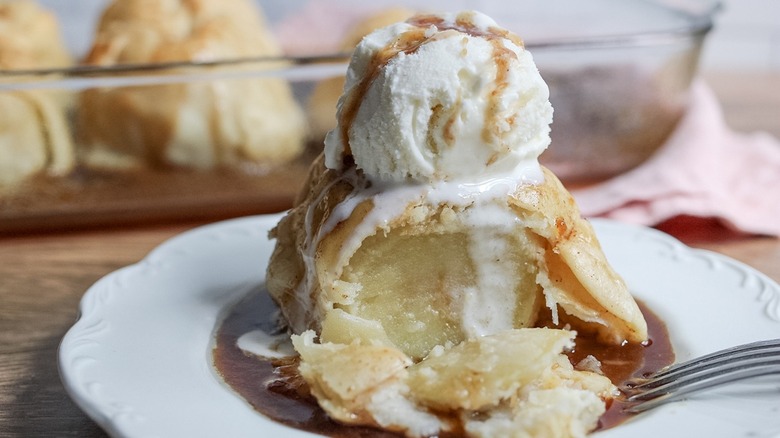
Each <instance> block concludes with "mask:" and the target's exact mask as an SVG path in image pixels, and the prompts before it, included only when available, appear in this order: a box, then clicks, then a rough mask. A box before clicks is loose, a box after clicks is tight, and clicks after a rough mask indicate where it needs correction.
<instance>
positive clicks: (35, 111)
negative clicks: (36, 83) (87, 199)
mask: <svg viewBox="0 0 780 438" xmlns="http://www.w3.org/2000/svg"><path fill="white" fill-rule="evenodd" d="M70 64H71V57H70V54H69V53H68V51H67V49H66V48H65V45H64V44H63V41H62V38H61V36H60V30H59V25H58V23H57V19H56V17H55V16H54V14H52V13H51V12H49V11H48V10H46V9H44V8H42V7H40V6H39V5H38V4H37V3H35V2H34V1H29V0H14V1H4V2H0V70H37V69H53V68H61V67H67V66H69V65H70ZM67 103H68V102H67V96H66V94H65V93H64V92H60V91H40V90H33V91H6V92H1V93H0V190H5V189H8V188H10V187H14V186H15V185H16V184H18V183H20V182H22V181H24V180H26V179H27V178H29V177H31V176H33V175H36V174H39V173H46V174H50V175H62V174H65V173H67V172H69V171H70V170H71V169H72V168H73V166H74V165H75V156H74V155H75V154H74V149H73V143H72V141H71V137H70V131H69V129H68V123H67V121H66V118H65V106H66V105H67Z"/></svg>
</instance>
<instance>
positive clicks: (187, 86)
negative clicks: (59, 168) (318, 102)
mask: <svg viewBox="0 0 780 438" xmlns="http://www.w3.org/2000/svg"><path fill="white" fill-rule="evenodd" d="M279 55H281V51H280V48H279V46H278V44H277V43H276V42H275V41H274V39H273V36H272V35H271V33H270V32H269V31H268V29H267V26H266V23H265V20H264V18H263V16H262V14H261V11H259V10H257V9H256V7H255V5H254V3H253V2H251V1H249V0H171V1H150V0H115V1H114V2H113V3H111V5H109V7H108V8H107V9H106V10H105V11H104V13H103V16H102V17H101V20H100V22H99V25H98V28H97V33H96V36H95V40H94V44H93V46H92V49H91V50H90V52H89V53H88V55H87V56H86V58H85V60H84V63H85V64H88V65H96V66H110V65H123V64H149V63H170V62H180V61H182V62H186V61H193V62H208V61H219V60H230V59H239V58H250V57H275V56H279ZM249 68H261V67H256V66H253V67H231V69H230V72H232V73H234V72H236V71H238V70H239V69H249ZM172 70H175V69H172ZM78 123H79V133H80V140H81V141H82V142H83V143H84V150H83V158H84V161H85V162H86V163H87V164H88V165H90V166H93V167H108V168H132V167H137V166H153V167H154V166H156V167H165V166H174V167H188V168H199V169H210V168H214V167H218V166H239V165H241V166H244V165H249V166H254V165H257V166H264V165H273V164H278V163H284V162H287V161H290V160H292V159H294V158H295V157H296V156H298V155H299V153H300V152H301V151H302V148H303V140H304V137H305V134H306V132H305V131H306V129H305V120H304V115H303V112H302V111H301V110H300V108H299V107H298V106H297V103H296V102H295V100H294V98H293V95H292V92H291V89H290V86H289V84H288V83H287V82H285V81H284V80H282V79H274V78H263V79H257V78H250V79H230V80H228V79H225V80H213V81H208V82H205V81H204V82H197V81H193V82H189V83H177V84H171V85H152V86H131V87H122V88H96V89H90V90H86V91H85V92H84V93H83V94H82V95H81V101H80V105H79V114H78Z"/></svg>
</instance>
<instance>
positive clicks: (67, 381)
mask: <svg viewBox="0 0 780 438" xmlns="http://www.w3.org/2000/svg"><path fill="white" fill-rule="evenodd" d="M282 215H283V213H279V214H272V215H260V216H249V217H241V218H236V219H231V220H227V221H222V222H217V223H213V224H208V225H204V226H201V227H198V228H194V229H192V230H188V231H185V232H183V233H181V234H179V235H177V236H174V237H172V238H170V239H168V240H166V241H164V242H163V243H161V244H160V245H158V246H157V247H156V248H154V249H153V250H152V251H150V252H149V254H148V255H147V256H146V257H144V258H143V259H142V260H141V261H139V262H137V263H135V264H132V265H129V266H126V267H124V268H121V269H118V270H116V271H114V272H112V273H110V274H108V275H106V276H104V277H103V278H101V279H100V280H98V281H97V282H96V283H95V284H93V285H92V286H91V287H90V288H89V289H88V290H87V291H86V292H85V294H84V296H83V298H82V299H81V302H80V304H79V318H78V320H77V321H76V323H75V324H74V325H73V326H72V327H71V328H70V330H68V332H67V333H66V335H65V336H64V337H63V340H62V342H61V344H60V347H59V351H58V359H59V360H58V362H59V364H58V365H59V370H60V376H61V379H62V382H63V385H64V386H65V388H66V390H67V392H68V394H69V395H70V397H71V398H72V399H73V400H74V401H75V402H76V404H77V405H78V406H79V407H80V408H81V409H82V410H83V411H84V412H85V413H86V414H87V415H88V416H89V417H90V418H92V419H93V420H94V421H95V422H97V423H98V424H99V425H100V426H101V427H102V428H104V430H106V431H107V432H108V433H109V434H111V435H112V436H126V437H136V436H146V435H140V434H138V433H136V432H134V431H133V428H132V426H128V425H127V424H125V423H123V424H120V422H119V421H118V420H117V418H115V416H112V415H111V414H109V413H108V408H107V406H106V405H104V404H102V403H101V401H100V400H97V399H96V398H95V397H94V396H92V395H90V394H87V393H86V391H85V389H84V388H83V386H84V385H85V382H82V381H79V376H77V375H76V374H77V373H76V372H75V371H74V369H73V366H72V364H71V363H69V361H68V360H69V359H71V358H70V356H69V355H71V354H73V349H74V346H73V344H74V343H78V342H79V341H83V340H84V339H83V338H84V337H85V336H86V333H87V331H88V330H89V329H90V327H84V325H85V324H86V323H87V321H89V320H90V319H92V318H93V317H94V315H96V313H92V312H98V313H99V312H100V311H101V310H103V311H105V309H101V308H100V304H99V303H98V301H99V299H100V296H101V294H110V293H111V292H110V289H107V288H108V287H109V285H110V284H111V282H112V281H115V280H116V279H117V278H120V277H121V276H132V275H138V274H139V272H143V270H144V269H145V267H146V266H147V265H148V264H153V263H155V262H156V261H160V260H163V261H164V260H166V258H167V257H168V256H169V254H170V253H173V252H175V251H179V250H183V249H186V248H187V247H189V246H193V242H196V241H198V240H199V239H210V238H213V237H214V236H216V235H218V234H219V233H229V232H231V230H233V231H246V230H249V229H252V230H254V236H253V235H250V236H248V237H252V238H257V237H258V235H260V234H264V233H262V232H265V233H267V231H268V230H270V228H271V227H273V226H274V225H275V224H276V222H277V221H278V219H279V218H280V217H282ZM591 223H592V224H593V225H594V227H595V228H596V231H597V235H598V236H599V240H600V241H601V243H602V246H603V247H604V249H605V252H606V253H607V256H608V258H610V262H611V263H612V264H613V266H615V267H616V269H617V270H618V272H620V273H621V274H622V275H624V277H626V274H625V273H624V272H622V270H621V269H620V265H621V264H623V263H625V262H626V260H621V258H614V257H613V256H614V254H612V255H611V253H613V252H615V251H616V248H615V246H616V245H617V246H621V245H623V243H617V242H616V240H620V238H622V237H624V236H633V238H634V239H638V240H642V239H645V242H644V244H645V245H647V246H652V245H659V246H662V245H665V246H666V247H668V249H669V251H670V253H671V255H666V256H665V257H682V258H688V261H689V262H693V263H698V262H700V261H701V260H704V262H706V263H719V264H722V265H723V266H724V267H725V268H724V269H726V268H728V269H731V270H733V271H734V272H736V273H738V274H741V275H743V276H744V277H745V278H748V279H755V280H756V281H758V282H759V283H760V285H762V287H763V288H764V289H763V290H762V292H761V293H762V294H764V293H765V292H766V290H768V291H769V292H768V293H769V298H768V299H769V300H770V301H771V300H778V299H780V298H778V297H780V285H778V284H777V283H775V282H774V281H773V280H771V279H770V278H769V277H767V276H766V275H764V274H762V273H760V272H759V271H757V270H755V269H753V268H752V267H750V266H748V265H746V264H744V263H742V262H739V261H737V260H734V259H731V258H729V257H727V256H724V255H721V254H718V253H715V252H712V251H707V250H702V249H694V248H690V247H688V246H686V245H685V244H683V243H682V242H680V241H679V240H677V239H675V238H674V237H672V236H669V235H668V234H665V233H663V232H661V231H658V230H655V229H651V228H646V227H642V226H638V225H631V224H626V223H621V222H617V221H612V220H607V219H591ZM250 234H251V233H250ZM244 237H247V236H244ZM648 242H655V243H654V244H651V243H648ZM640 243H641V242H640ZM231 244H235V242H229V244H228V245H227V247H230V245H231ZM243 244H244V243H241V245H243ZM246 244H250V243H249V242H246ZM254 244H257V245H259V246H260V247H262V248H264V251H266V252H268V251H269V245H271V244H270V242H269V241H267V240H265V241H264V240H259V239H258V240H257V241H256V242H254ZM225 249H230V248H225ZM645 249H646V248H645ZM656 249H657V248H656ZM244 250H246V249H244ZM622 251H623V252H625V251H626V249H625V248H623V249H622ZM644 256H647V254H645V255H644ZM185 257H186V254H185ZM190 257H191V256H190ZM653 257H656V258H659V256H658V255H655V256H653ZM651 259H652V258H651ZM656 262H657V260H656ZM712 269H714V268H712ZM258 270H260V268H258ZM259 275H260V277H258V278H260V281H261V282H262V280H263V278H264V275H262V274H259ZM630 280H632V279H631V278H630V277H629V278H627V281H628V282H629V286H632V285H631V281H630ZM632 291H633V292H635V293H636V291H634V290H633V287H632ZM236 294H238V292H236ZM637 295H639V296H640V298H642V299H645V301H649V300H647V297H644V296H642V294H641V293H637ZM753 298H755V297H753ZM228 301H230V300H228ZM228 301H225V303H227V302H228ZM234 301H235V297H234V298H233V300H232V301H230V302H234ZM754 301H760V297H759V299H757V300H754ZM753 305H754V306H761V307H763V306H768V304H766V303H753ZM224 307H225V306H224V305H223V307H221V308H220V312H221V311H223V310H224ZM653 309H654V310H656V309H655V307H653ZM662 316H663V315H662ZM765 316H768V318H767V319H769V320H772V321H771V324H774V325H772V327H773V328H774V329H775V330H776V332H774V336H775V337H776V336H777V333H778V332H780V321H778V320H774V319H773V318H772V317H771V316H772V315H765ZM216 317H218V315H217V316H215V318H216ZM778 318H780V317H778ZM753 322H754V323H755V321H753ZM209 329H210V330H213V327H210V328H209ZM672 338H673V343H674V345H675V349H676V350H677V353H678V357H680V356H681V354H680V353H681V352H683V354H682V356H683V357H680V358H681V359H685V357H684V356H685V355H686V354H688V355H690V354H692V353H691V352H690V351H686V350H688V349H690V348H691V346H690V345H689V344H688V345H686V343H685V342H684V340H681V339H676V337H675V335H674V333H673V334H672ZM87 341H88V339H87ZM82 344H83V343H82ZM727 345H728V344H727ZM80 346H83V345H80ZM119 347H120V348H121V346H119ZM699 353H700V352H699ZM204 362H208V360H207V358H204ZM214 378H215V379H216V377H214ZM80 386H81V387H80ZM222 390H223V391H225V392H228V393H230V390H229V389H228V388H227V387H223V388H222ZM230 395H231V396H234V394H232V393H230ZM238 402H239V403H238V405H237V406H243V407H242V408H239V409H248V410H251V408H249V407H248V406H246V405H245V404H242V403H243V401H240V400H238ZM703 403H705V404H706V403H708V402H707V401H706V399H705V401H704V402H703ZM690 405H691V404H690V403H688V402H685V401H683V402H680V403H677V404H674V405H669V406H667V407H664V408H662V409H660V410H658V411H656V412H651V413H650V414H648V415H645V416H642V417H639V418H637V419H636V420H633V421H630V422H628V423H627V424H626V425H622V426H620V427H617V428H615V429H611V430H607V431H602V432H598V433H597V435H598V436H600V437H613V436H614V437H616V438H617V437H621V436H624V435H625V436H628V435H629V432H630V436H632V437H637V436H645V435H646V436H652V435H651V434H650V432H649V430H647V431H646V430H645V429H647V428H646V427H644V426H643V423H646V424H648V425H650V424H652V423H653V422H652V421H647V419H650V418H653V416H655V417H658V416H660V415H662V413H663V415H666V416H667V417H669V416H670V414H671V418H674V417H675V415H676V414H677V413H679V412H680V411H682V413H683V414H685V412H687V411H690V409H688V407H689V406H690ZM694 405H695V403H694ZM695 413H696V412H695ZM696 414H697V415H699V416H701V413H700V412H698V413H696ZM130 415H131V416H132V413H131V414H130ZM252 415H254V416H256V417H258V419H260V422H259V423H260V424H263V430H254V429H253V430H252V431H251V432H252V433H259V432H264V431H266V428H268V430H274V431H275V432H277V433H279V432H280V431H284V432H285V433H284V435H285V436H310V434H308V433H304V432H301V431H298V430H295V429H289V428H285V427H284V426H280V425H279V424H277V423H275V422H273V421H271V420H268V419H265V418H264V417H262V416H260V415H259V414H256V413H255V412H254V411H252ZM154 420H155V419H152V421H154ZM677 420H679V418H677ZM158 421H161V424H165V421H164V419H163V420H160V419H158ZM165 427H174V429H175V427H176V425H173V426H171V425H167V426H163V428H165ZM772 427H773V430H772V431H764V432H767V434H766V436H777V437H780V424H778V425H777V426H776V429H774V428H775V426H774V425H772ZM624 431H625V433H624ZM170 432H171V431H170V430H169V431H167V432H166V431H164V430H163V431H161V433H162V435H163V436H165V435H170V434H171V433H170ZM174 433H175V432H174ZM723 436H728V435H723Z"/></svg>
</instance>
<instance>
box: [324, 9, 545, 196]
mask: <svg viewBox="0 0 780 438" xmlns="http://www.w3.org/2000/svg"><path fill="white" fill-rule="evenodd" d="M337 117H338V126H337V128H336V129H334V130H333V131H332V132H331V133H330V134H329V135H328V136H327V138H326V141H325V155H326V165H327V166H328V167H329V168H332V169H339V168H341V166H342V165H343V163H344V161H345V158H346V157H347V156H349V155H351V156H352V158H353V159H354V162H355V163H356V165H357V167H358V168H359V169H362V171H363V173H364V174H365V175H366V176H367V177H368V178H369V179H371V180H374V181H384V182H399V183H400V182H417V183H426V182H432V181H456V180H457V181H464V180H465V181H468V180H476V179H483V178H486V177H491V176H496V175H502V174H507V173H510V172H512V171H514V170H515V169H517V168H519V167H528V164H527V163H528V161H536V159H537V157H538V156H539V154H541V153H542V152H543V151H544V150H545V149H546V148H547V146H548V145H549V143H550V135H549V134H550V127H549V125H550V123H551V122H552V106H551V105H550V102H549V90H548V88H547V85H546V84H545V82H544V81H543V80H542V78H541V76H540V75H539V72H538V70H537V68H536V65H535V64H534V62H533V59H532V57H531V54H530V53H529V52H528V51H526V50H525V49H524V48H523V46H522V42H521V41H520V39H519V38H517V37H516V36H514V35H512V34H511V33H509V32H508V31H506V30H504V29H502V28H500V27H499V26H498V25H497V24H496V23H495V22H494V21H493V20H492V19H491V18H489V17H487V16H485V15H483V14H480V13H478V12H465V13H459V14H457V15H455V14H444V15H439V16H430V17H422V18H420V17H418V18H416V19H415V20H412V21H410V22H405V23H398V24H395V25H392V26H389V27H386V28H383V29H380V30H377V31H375V32H374V33H372V34H370V35H368V36H367V37H366V38H364V39H363V41H362V42H361V43H360V44H359V45H358V46H357V48H356V50H355V52H354V55H353V57H352V62H351V64H350V66H349V70H348V73H347V81H346V84H345V87H344V95H343V96H342V98H341V99H340V101H339V107H338V116H337Z"/></svg>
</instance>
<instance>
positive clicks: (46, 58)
mask: <svg viewBox="0 0 780 438" xmlns="http://www.w3.org/2000/svg"><path fill="white" fill-rule="evenodd" d="M71 63H72V59H71V56H70V54H69V53H68V50H67V48H66V47H65V44H64V43H63V41H62V38H61V36H60V28H59V24H58V23H57V18H56V17H55V16H54V14H52V13H51V12H50V11H48V10H46V9H44V8H42V7H40V6H39V5H38V4H37V3H36V2H34V1H31V0H14V1H3V2H0V70H28V69H41V68H57V67H67V66H69V65H70V64H71Z"/></svg>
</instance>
